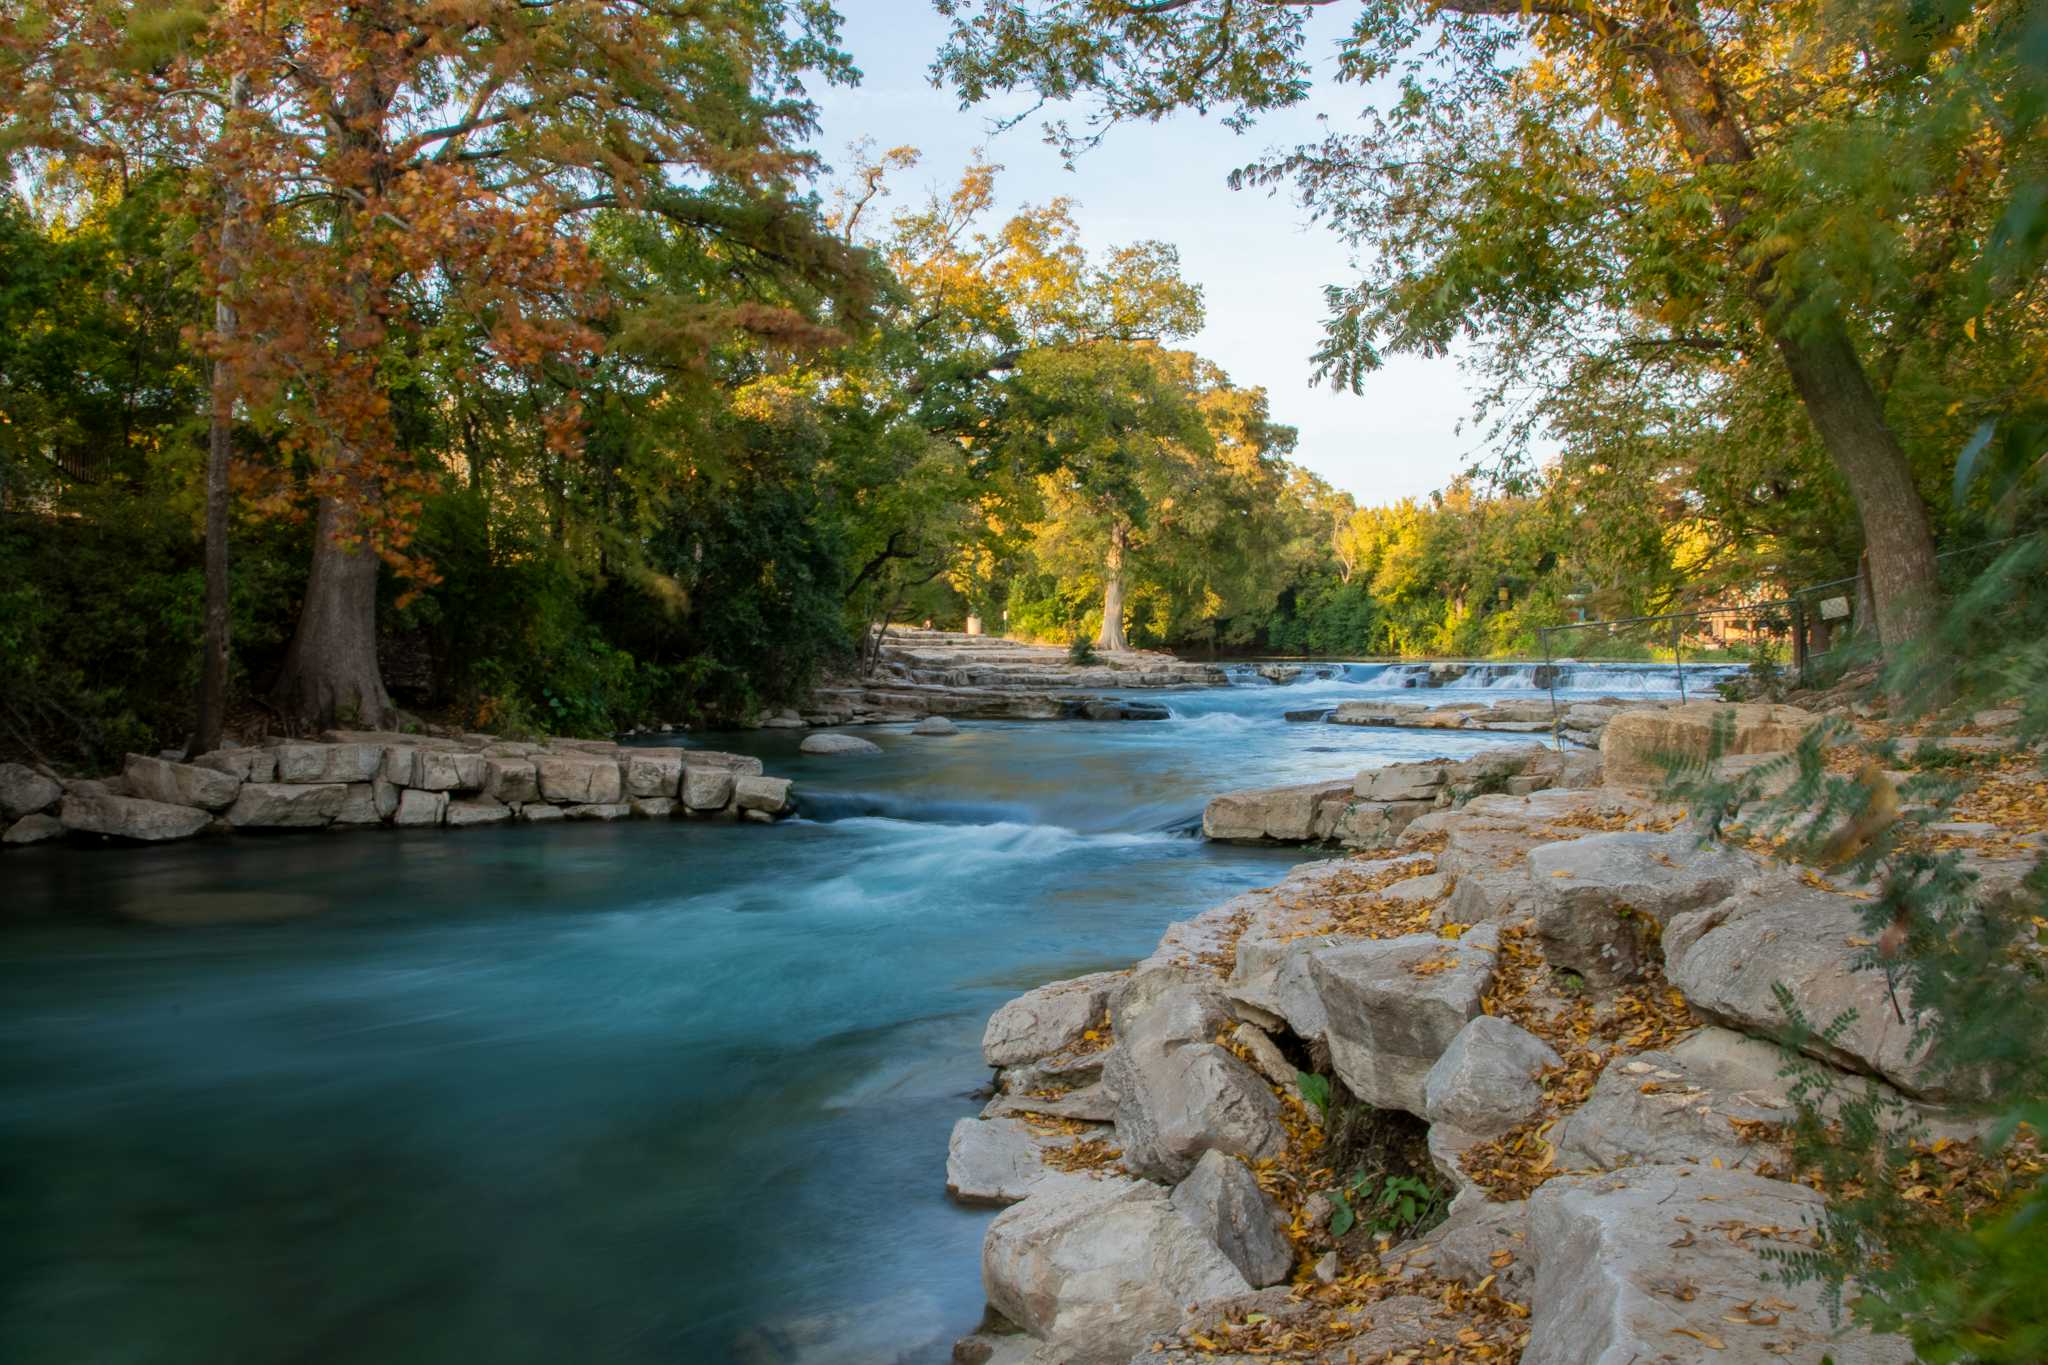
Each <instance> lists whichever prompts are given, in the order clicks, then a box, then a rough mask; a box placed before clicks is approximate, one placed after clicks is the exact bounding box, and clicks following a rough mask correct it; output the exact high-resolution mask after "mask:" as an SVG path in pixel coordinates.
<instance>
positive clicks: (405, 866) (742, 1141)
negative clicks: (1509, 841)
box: [0, 665, 1706, 1365]
mask: <svg viewBox="0 0 2048 1365" xmlns="http://www.w3.org/2000/svg"><path fill="white" fill-rule="evenodd" d="M1316 673H1317V674H1318V675H1319V676H1309V677H1306V678H1304V679H1303V680H1300V681H1297V682H1294V683H1291V684H1289V685H1286V686H1272V685H1269V684H1266V683H1264V682H1262V681H1259V680H1256V679H1255V678H1253V677H1252V676H1251V675H1250V674H1249V673H1248V672H1246V671H1244V670H1236V671H1235V675H1234V676H1235V677H1236V679H1237V681H1238V683H1239V685H1237V686H1233V687H1230V688H1223V689H1214V690H1210V691H1205V692H1187V693H1172V694H1149V693H1148V694H1127V695H1134V696H1136V695H1143V696H1146V697H1147V698H1148V699H1158V700H1164V701H1166V702H1167V703H1168V704H1169V706H1170V707H1171V708H1172V711H1173V719H1171V720H1167V721H1163V722H1136V721H1133V722H1122V723H1087V722H1075V723H1050V722H1048V723H1036V724H1029V723H1015V724H996V723H991V724H965V725H963V727H962V733H961V734H959V735H957V736H952V737H946V738H930V739H927V738H917V737H913V736H911V735H909V734H908V733H906V732H905V729H904V728H903V727H879V728H874V729H868V730H863V731H861V732H860V733H862V734H864V735H867V736H868V737H870V738H873V739H875V740H876V741H877V742H878V743H880V744H881V745H883V746H884V748H885V750H886V752H885V753H884V754H883V755H882V756H881V757H879V758H875V757H867V758H860V757H830V758H813V757H808V756H803V755H800V754H798V752H797V750H796V744H797V741H798V739H800V738H801V736H800V735H796V734H789V733H786V732H760V733H753V734H745V735H707V736H690V737H688V740H687V742H688V743H692V744H698V743H702V744H705V745H709V746H712V747H720V748H731V749H739V750H744V751H747V752H752V753H756V754H759V755H760V756H761V757H762V758H763V759H764V760H765V761H766V762H767V764H768V769H769V771H770V772H772V773H774V774H776V775H778V776H786V777H793V778H795V779H796V780H797V784H798V794H799V796H800V798H801V802H802V814H801V816H800V817H799V818H797V819H794V820H790V821H785V822H783V823H782V824H779V825H777V826H774V827H770V828H755V827H737V826H730V825H710V824H702V823H689V822H681V821H677V822H645V821H635V822H622V823H619V824H610V825H607V824H557V825H549V826H540V827H529V826H517V825H514V826H498V827H490V828H482V829H473V830H463V831H404V830H382V831H371V832H357V833H335V834H303V835H278V836H274V837H269V838H258V837H242V838H237V839H234V840H200V841H195V842H192V843H187V844H181V845H171V846H166V847H163V848H146V849H136V850H120V851H115V850H99V849H90V848H52V849H45V848H37V849H30V850H24V851H21V852H15V853H9V854H8V855H7V856H6V858H5V859H4V860H0V886H4V894H0V907H4V909H0V1229H4V1230H5V1231H4V1234H0V1360H5V1361H7V1362H10V1365H45V1363H46V1362H48V1363H50V1365H57V1363H60V1362H61V1363H62V1365H80V1363H81V1362H93V1365H130V1363H131V1362H132V1363H133V1365H145V1363H146V1365H186V1363H187V1362H191V1363H192V1365H199V1363H201V1362H204V1363H205V1365H220V1363H221V1362H235V1363H236V1365H269V1363H270V1362H279V1363H282V1362H294V1363H304V1365H315V1363H316V1362H377V1363H378V1365H400V1363H402V1362H413V1361H425V1362H441V1361H451V1362H452V1361H461V1362H468V1361H490V1362H494V1365H505V1363H507V1362H528V1361H531V1362H551V1363H552V1362H565V1361H578V1362H581V1361H606V1362H613V1361H616V1362H719V1361H743V1362H756V1361H759V1362H769V1361H776V1362H780V1361H806V1362H809V1361H817V1362H824V1361H833V1362H840V1361H849V1362H862V1361H872V1362H922V1361H942V1360H945V1359H946V1358H947V1352H948V1347H949V1345H950V1343H951V1341H952V1340H953V1338H954V1337H956V1336H958V1335H960V1334H961V1333H964V1332H966V1331H968V1330H971V1329H972V1327H973V1326H974V1323H975V1321H976V1320H977V1318H978V1317H979V1314H980V1308H981V1290H980V1285H979V1282H978V1279H977V1274H976V1267H977V1264H978V1249H979V1246H980V1242H981V1236H982V1230H983V1228H984V1227H985V1226H986V1224H987V1221H988V1218H989V1216H990V1215H989V1213H988V1212H987V1211H975V1210H963V1209H959V1208H956V1207H954V1206H953V1205H951V1204H950V1203H949V1202H948V1201H947V1199H946V1197H945V1193H944V1183H945V1180H944V1167H945V1147H946V1137H947V1133H948V1131H949V1129H950V1128H951V1126H952V1124H953V1122H954V1121H955V1120H956V1119H958V1118H959V1117H961V1116H963V1115H967V1114H971V1113H973V1112H975V1111H976V1109H977V1108H979V1102H978V1101H977V1100H976V1099H974V1098H973V1097H972V1092H974V1091H975V1090H976V1088H977V1087H979V1086H981V1085H983V1084H985V1083H986V1081H987V1079H988V1073H987V1070H986V1069H985V1068H984V1067H983V1066H982V1065H981V1062H980V1058H979V1042H980V1037H981V1030H982V1025H983V1023H984V1021H985V1020H986V1019H987V1017H988V1014H989V1013H990V1011H992V1010H993V1009H994V1008H995V1007H996V1006H998V1005H1000V1004H1001V1003H1002V1002H1003V1001H1004V1000H1006V999H1008V998H1009V997H1011V996H1013V995H1015V994H1016V993H1018V992H1019V991H1022V990H1025V989H1028V988H1029V987H1031V986H1033V985H1037V984H1039V983H1041V982H1044V981H1048V980H1053V979H1056V978H1059V977H1064V976H1071V975H1075V974H1077V973H1081V972H1087V971H1095V970H1100V969H1104V968H1115V967H1122V966H1125V965H1127V964H1128V963H1129V962H1130V961H1132V960H1133V959H1134V958H1137V957H1141V956H1143V955H1144V954H1145V953H1146V952H1148V951H1149V950H1150V949H1151V947H1152V945H1153V943H1154V942H1155V941H1156V940H1157V938H1158V936H1159V934H1160V932H1161V931H1162V930H1163V929H1164V928H1165V927H1166V925H1167V924H1168V923H1170V922H1171V921H1173V920H1175V919H1181V918H1185V917H1187V916H1189V915H1191V914H1194V913H1196V912H1198V911H1200V910H1202V909H1205V908H1207V907H1208V906H1211V905H1213V904H1215V903H1217V902H1218V901H1221V900H1223V899H1226V898H1227V897H1229V896H1230V895H1233V894H1235V893H1236V892H1237V891H1239V890H1241V889H1243V888H1246V887H1249V886H1256V885H1265V884H1268V883H1270V882H1272V881H1273V880H1276V879H1277V878H1278V877H1279V876H1280V874H1281V872H1282V871H1283V869H1284V868H1285V867H1287V866H1288V865H1290V864H1292V863H1293V862H1295V861H1298V860H1299V859H1300V858H1301V857H1302V856H1303V855H1302V854H1301V853H1300V852H1299V851H1297V850H1286V851H1275V850H1258V849H1245V848H1231V847H1223V846H1215V845H1208V844H1205V843H1203V842H1202V841H1201V840H1200V839H1199V838H1196V837H1192V835H1191V834H1190V829H1191V827H1192V826H1193V825H1194V824H1195V823H1196V822H1197V821H1198V819H1199V815H1200V811H1201V807H1202V804H1203V802H1204V801H1205V800H1206V798H1208V797H1209V796H1211V795H1214V794H1216V793H1218V792H1221V791H1226V790H1230V789H1233V788H1240V787H1252V786H1263V785H1272V784H1277V783H1281V782H1299V781H1307V780H1309V779H1312V778H1318V777H1325V776H1335V775H1339V774H1350V773H1354V772H1356V771H1357V770H1358V769H1360V768H1362V767H1367V766H1371V765H1374V764H1379V763H1385V762H1392V761H1400V760H1405V759H1415V758H1426V757H1434V756H1440V755H1442V756H1459V755H1465V754H1470V753H1474V752H1477V751H1480V750H1482V749H1484V748H1486V747H1489V746H1493V745H1499V744H1504V743H1507V744H1516V743H1527V742H1529V740H1528V737H1526V736H1497V735H1485V734H1474V733H1457V732H1446V731H1430V730H1417V731H1401V730H1389V729H1362V728H1353V727H1348V726H1336V725H1320V724H1289V723H1287V722H1286V721H1284V720H1283V719H1282V712H1284V711H1286V710H1293V709H1301V708H1312V707H1317V706H1333V705H1335V704H1337V703H1338V702H1340V701H1343V700H1347V699H1353V698H1366V697H1372V696H1385V695H1388V693H1389V690H1390V689H1400V692H1399V694H1400V695H1402V696H1403V697H1404V698H1411V699H1418V700H1444V701H1448V700H1453V699H1464V698H1467V697H1471V696H1477V695H1484V696H1485V697H1486V698H1488V699H1492V698H1496V697H1509V696H1533V695H1539V694H1538V693H1536V691H1535V690H1534V689H1533V687H1531V686H1530V685H1529V684H1530V675H1529V674H1528V672H1527V671H1526V670H1522V671H1521V672H1520V673H1516V672H1515V671H1514V670H1511V669H1499V668H1493V669H1487V670H1481V671H1479V672H1477V673H1475V674H1474V675H1473V676H1471V677H1469V678H1467V679H1464V680H1461V682H1460V683H1459V684H1457V685H1453V686H1451V687H1446V688H1442V689H1437V690H1433V691H1426V692H1425V691H1412V692H1411V691H1408V690H1406V687H1407V685H1408V684H1409V683H1410V682H1412V680H1413V679H1414V678H1415V676H1416V675H1415V674H1414V673H1413V672H1412V671H1409V672H1404V671H1402V670H1401V669H1400V668H1396V669H1393V670H1389V669H1387V668H1385V667H1383V666H1380V665H1349V666H1324V667H1321V668H1320V669H1318V670H1316ZM1705 680H1706V679H1705V678H1704V677H1702V676H1701V675H1700V674H1694V675H1693V676H1692V678H1691V685H1693V686H1695V687H1700V686H1703V684H1704V682H1705ZM1562 682H1563V684H1564V687H1563V691H1561V693H1560V696H1561V698H1563V699H1565V700H1570V699H1573V698H1580V697H1586V698H1589V697H1594V696H1599V695H1644V694H1656V695H1666V694H1668V693H1671V692H1675V690H1676V688H1675V682H1674V680H1673V677H1672V675H1671V673H1670V671H1669V670H1665V671H1664V672H1663V673H1661V674H1652V673H1642V672H1629V671H1621V670H1600V669H1595V668H1592V667H1581V668H1577V669H1574V670H1571V671H1569V672H1568V673H1567V675H1566V677H1565V678H1564V679H1563V680H1562Z"/></svg>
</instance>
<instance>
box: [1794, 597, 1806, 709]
mask: <svg viewBox="0 0 2048 1365" xmlns="http://www.w3.org/2000/svg"><path fill="white" fill-rule="evenodd" d="M1808 648H1809V646H1808V645H1807V642H1806V599H1805V598H1803V597H1794V598H1793V599H1792V667H1793V669H1794V671H1795V672H1797V673H1798V675H1799V685H1800V686H1801V687H1804V686H1806V662H1807V650H1808Z"/></svg>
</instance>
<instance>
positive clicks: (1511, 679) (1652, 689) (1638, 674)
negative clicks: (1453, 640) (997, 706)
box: [1176, 659, 1743, 714]
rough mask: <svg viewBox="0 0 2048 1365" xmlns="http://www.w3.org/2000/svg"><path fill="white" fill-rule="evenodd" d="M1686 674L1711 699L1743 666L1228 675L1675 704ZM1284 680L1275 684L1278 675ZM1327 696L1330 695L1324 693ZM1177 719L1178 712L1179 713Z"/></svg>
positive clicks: (1318, 669) (1235, 680) (1343, 666)
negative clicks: (1554, 693) (1610, 697)
mask: <svg viewBox="0 0 2048 1365" xmlns="http://www.w3.org/2000/svg"><path fill="white" fill-rule="evenodd" d="M1681 671H1683V673H1684V675H1685V683H1684V691H1685V692H1686V694H1687V695H1688V696H1690V695H1692V694H1693V693H1695V692H1697V693H1699V694H1701V695H1703V696H1706V695H1711V694H1712V692H1713V688H1714V684H1715V683H1717V682H1720V681H1722V680H1724V679H1726V678H1730V677H1733V676H1735V675H1737V674H1739V673H1741V672H1742V671H1743V668H1742V665H1740V664H1686V665H1684V667H1683V669H1682V670H1681V669H1680V668H1679V667H1678V666H1677V665H1673V664H1643V663H1587V662H1583V661H1580V660H1576V659H1564V660H1560V661H1557V662H1554V663H1548V664H1545V663H1534V662H1529V661H1526V660H1524V661H1519V662H1505V663H1460V662H1456V661H1452V660H1444V661H1439V662H1436V663H1343V662H1336V663H1311V664H1292V663H1272V664H1230V665H1228V666H1226V668H1225V669H1224V672H1225V674H1226V675H1227V676H1228V677H1229V679H1230V681H1231V683H1232V684H1233V685H1234V686H1238V687H1260V688H1268V687H1275V686H1283V687H1320V688H1324V689H1327V688H1329V687H1331V686H1333V685H1334V686H1336V687H1337V689H1338V690H1339V691H1342V690H1346V689H1349V688H1353V687H1356V688H1360V689H1364V690H1372V691H1395V690H1428V691H1435V692H1474V691H1498V692H1503V693H1508V692H1544V691H1548V690H1549V689H1550V688H1552V687H1555V688H1556V689H1557V690H1558V691H1559V692H1560V693H1566V692H1569V693H1574V694H1579V695H1595V696H1604V695H1610V694H1611V695H1616V696H1631V695H1633V696H1647V697H1664V696H1672V697H1675V696H1677V695H1678V693H1679V691H1680V685H1679V673H1680V672H1681ZM1276 674H1278V675H1280V676H1278V677H1276V676H1274V675H1276ZM1324 695H1328V693H1327V691H1325V692H1324ZM1176 714H1178V712H1176Z"/></svg>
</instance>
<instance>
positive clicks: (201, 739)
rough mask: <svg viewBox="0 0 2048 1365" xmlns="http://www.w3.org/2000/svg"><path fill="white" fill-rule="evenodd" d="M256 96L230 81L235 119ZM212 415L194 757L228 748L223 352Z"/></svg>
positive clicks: (228, 243)
mask: <svg viewBox="0 0 2048 1365" xmlns="http://www.w3.org/2000/svg"><path fill="white" fill-rule="evenodd" d="M248 102H249V78H248V77H247V76H246V75H244V74H243V73H241V72H239V71H238V72H236V73H235V74H234V76H232V77H231V78H230V79H229V81H228V106H229V111H230V112H229V114H228V117H229V118H233V117H234V111H235V110H239V109H242V108H244V107H246V106H247V104H248ZM242 207H243V199H242V191H241V186H240V183H239V182H238V181H236V180H234V179H232V178H231V179H230V180H229V181H228V185H227V190H226V192H225V193H224V194H223V195H222V196H221V212H220V269H219V272H218V276H219V278H218V280H217V282H216V284H215V286H214V298H213V335H214V341H215V343H216V345H218V346H222V347H225V345H226V344H227V343H229V342H231V341H233V340H234V338H235V327H236V323H237V318H236V317H235V306H234V304H233V303H232V302H231V301H230V299H229V297H228V294H229V290H230V289H232V288H233V286H234V280H235V277H236V275H237V274H239V273H240V270H239V263H238V261H237V259H236V256H235V252H236V251H237V250H238V249H239V246H240V237H241V216H242ZM209 387H210V393H209V395H208V397H209V400H210V401H209V404H208V407H209V412H210V415H209V418H208V423H207V431H206V624H205V636H204V639H203V641H202V643H201V646H200V658H199V715H198V717H197V720H196V723H195V724H194V725H193V727H192V744H191V747H190V748H189V749H187V750H186V751H185V756H186V757H187V758H191V757H194V756H195V755H198V754H204V753H211V752H212V751H213V750H215V749H218V748H219V747H220V736H221V730H222V728H223V727H224V726H225V725H226V723H227V709H228V630H229V625H230V622H229V615H228V466H229V464H230V462H231V460H232V458H233V455H234V447H233V443H232V439H231V438H232V437H233V435H234V420H235V377H234V367H233V362H231V361H230V360H229V359H228V358H227V356H226V355H225V354H222V355H216V356H215V357H214V361H213V374H212V376H211V379H210V381H209Z"/></svg>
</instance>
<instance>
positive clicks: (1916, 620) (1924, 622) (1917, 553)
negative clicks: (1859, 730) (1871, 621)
mask: <svg viewBox="0 0 2048 1365" xmlns="http://www.w3.org/2000/svg"><path fill="white" fill-rule="evenodd" d="M1776 341H1777V345H1778V354H1779V355H1780V356H1781V357H1782V358H1783V359H1784V362H1785V368H1786V370H1788V371H1789V372H1790V373H1791V375H1792V386H1793V388H1795V389H1797V390H1798V392H1799V397H1800V400H1801V401H1802V402H1804V403H1805V404H1806V413H1807V416H1808V417H1810V418H1812V419H1813V425H1814V428H1815V429H1816V430H1817V431H1819V432H1820V438H1821V442H1822V444H1824V445H1825V446H1827V448H1828V453H1829V454H1830V455H1832V456H1833V457H1834V461H1835V467H1836V468H1837V469H1839V470H1841V471H1842V478H1843V480H1844V481H1845V482H1847V483H1848V485H1849V493H1850V496H1852V497H1854V498H1855V500H1856V515H1857V517H1858V519H1859V520H1861V521H1862V523H1863V544H1864V547H1865V549H1864V553H1865V555H1867V556H1868V559H1869V564H1870V588H1871V596H1872V600H1873V604H1874V605H1875V607H1876V615H1877V638H1878V640H1879V642H1880V643H1882V644H1883V645H1885V646H1886V647H1888V648H1889V647H1891V646H1895V645H1899V644H1903V643H1905V642H1907V641H1909V640H1917V639H1919V638H1920V637H1921V636H1923V635H1925V634H1926V633H1927V632H1928V631H1929V630H1931V629H1932V628H1933V627H1934V624H1935V620H1936V618H1937V615H1938V613H1939V612H1940V609H1941V600H1940V587H1939V580H1938V578H1937V576H1936V564H1935V558H1934V531H1933V528H1932V527H1931V526H1930V525H1929V524H1928V519H1927V504H1926V502H1925V501H1924V500H1923V499H1922V498H1921V496H1920V489H1919V487H1918V486H1917V485H1916V484H1915V483H1914V482H1913V471H1912V467H1911V466H1910V465H1909V464H1908V463H1907V461H1906V452H1905V450H1904V448H1902V447H1901V446H1900V445H1899V438H1898V437H1897V436H1896V435H1894V434H1893V432H1892V429H1891V427H1890V426H1889V425H1888V424H1887V423H1886V422H1885V420H1884V409H1883V406H1882V405H1881V404H1880V403H1879V402H1878V399H1877V395H1876V393H1875V392H1873V391H1872V389H1871V387H1870V381H1869V379H1868V378H1867V377H1866V376H1865V374H1864V372H1863V366H1862V364H1861V363H1860V362H1859V361H1858V360H1857V357H1856V349H1855V347H1854V345H1852V344H1851V342H1850V340H1849V338H1848V335H1847V334H1846V333H1845V332H1844V331H1843V330H1842V328H1841V325H1840V322H1839V319H1830V320H1829V325H1827V326H1826V327H1825V328H1809V329H1806V330H1804V331H1801V332H1799V333H1797V334H1792V335H1784V334H1781V335H1779V336H1778V337H1777V338H1776Z"/></svg>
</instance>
